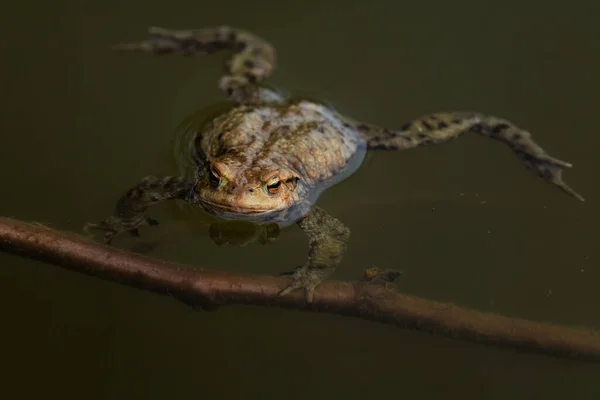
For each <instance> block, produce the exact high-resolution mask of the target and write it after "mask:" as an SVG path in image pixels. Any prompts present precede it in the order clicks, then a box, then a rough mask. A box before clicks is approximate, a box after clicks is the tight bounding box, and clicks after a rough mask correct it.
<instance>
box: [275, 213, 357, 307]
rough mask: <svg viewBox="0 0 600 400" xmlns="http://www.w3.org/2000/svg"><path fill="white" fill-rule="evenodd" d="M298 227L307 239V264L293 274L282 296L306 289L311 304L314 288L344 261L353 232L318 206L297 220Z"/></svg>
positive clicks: (281, 293) (307, 298)
mask: <svg viewBox="0 0 600 400" xmlns="http://www.w3.org/2000/svg"><path fill="white" fill-rule="evenodd" d="M298 225H299V226H300V228H301V229H302V230H303V231H304V232H305V233H306V234H307V236H308V261H307V262H306V263H305V264H304V265H303V266H302V267H299V268H297V269H296V270H295V271H294V272H292V273H291V274H290V275H292V279H293V280H292V283H291V284H290V285H289V286H288V287H287V288H285V289H283V290H282V291H281V292H280V293H279V294H280V295H285V294H288V293H290V292H292V291H294V290H296V289H304V290H305V293H306V300H307V301H308V302H309V303H311V302H312V301H313V294H314V291H315V288H316V287H317V286H318V285H319V284H320V283H321V282H322V281H323V280H324V279H325V278H327V277H328V276H329V275H330V274H331V273H332V272H333V271H334V270H335V268H336V267H337V266H338V264H339V263H340V261H342V257H343V256H344V253H345V251H346V245H347V243H348V239H349V238H350V229H348V227H346V226H345V225H344V224H343V223H342V222H340V221H339V220H338V219H336V218H334V217H332V216H331V215H329V214H328V213H327V212H325V211H324V210H323V209H321V208H318V207H315V208H313V209H312V210H311V212H310V213H309V214H308V215H307V216H306V217H304V218H303V219H301V220H300V221H298Z"/></svg>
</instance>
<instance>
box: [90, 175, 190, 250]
mask: <svg viewBox="0 0 600 400" xmlns="http://www.w3.org/2000/svg"><path fill="white" fill-rule="evenodd" d="M191 190H192V182H190V181H188V180H186V179H185V178H181V177H172V176H168V177H164V178H163V177H156V176H147V177H146V178H144V179H143V180H142V181H141V182H140V183H138V184H137V185H135V186H134V187H132V188H131V189H129V190H128V191H127V192H126V193H125V194H124V195H123V196H121V198H120V199H119V201H118V203H117V206H116V209H115V214H114V215H113V216H110V217H108V218H106V219H105V220H103V221H102V222H100V223H97V224H92V223H87V224H85V226H84V230H85V231H88V230H89V229H98V230H101V231H105V232H106V233H105V234H104V242H105V243H110V242H111V241H112V240H113V238H114V237H115V236H116V235H118V234H119V233H122V232H129V233H130V234H132V235H134V236H139V230H138V228H139V227H141V226H143V225H158V221H156V220H155V219H154V218H151V217H148V216H146V215H145V211H146V209H147V208H148V207H150V206H152V205H154V204H157V203H159V202H161V201H164V200H170V199H182V200H188V201H189V199H190V192H191Z"/></svg>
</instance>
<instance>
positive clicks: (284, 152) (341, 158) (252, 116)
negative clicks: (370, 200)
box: [197, 101, 365, 189]
mask: <svg viewBox="0 0 600 400" xmlns="http://www.w3.org/2000/svg"><path fill="white" fill-rule="evenodd" d="M197 150H198V151H199V154H200V155H201V157H202V158H204V159H205V160H206V161H208V162H211V161H213V160H217V159H218V160H219V161H220V162H221V163H223V162H226V163H227V164H229V167H230V168H231V169H233V170H235V171H237V172H238V173H239V174H243V175H245V179H244V180H246V181H252V180H254V179H255V178H256V177H257V176H258V175H260V174H263V173H264V172H265V171H268V170H277V169H279V168H286V169H292V170H294V171H296V172H297V174H298V176H299V177H300V181H301V182H303V185H304V186H306V185H308V186H309V187H312V186H315V185H316V184H318V183H323V182H330V181H332V180H334V181H336V180H335V179H332V178H335V177H337V176H338V174H340V173H341V172H343V171H348V170H349V169H352V170H354V169H355V168H347V167H349V166H353V165H354V164H360V161H361V160H362V157H361V155H364V154H363V153H364V151H365V146H364V142H363V141H362V139H361V137H360V136H359V134H358V132H357V131H356V130H355V129H354V128H353V127H352V126H351V125H350V124H347V123H345V122H344V121H343V119H342V117H340V116H339V115H338V114H336V113H335V112H334V111H332V110H330V109H329V108H326V107H325V106H322V105H320V104H316V103H312V102H309V101H299V102H294V103H291V104H285V105H277V106H272V105H261V106H248V105H243V106H238V107H235V108H233V109H231V110H229V111H228V112H226V113H224V114H223V115H221V116H219V117H217V118H215V119H214V120H213V121H212V122H211V123H210V124H209V125H208V126H207V128H206V129H204V130H203V131H202V132H201V133H200V134H199V136H198V139H197ZM353 160H356V162H353ZM348 172H352V171H348ZM343 175H344V176H345V175H346V174H343ZM305 189H306V187H305Z"/></svg>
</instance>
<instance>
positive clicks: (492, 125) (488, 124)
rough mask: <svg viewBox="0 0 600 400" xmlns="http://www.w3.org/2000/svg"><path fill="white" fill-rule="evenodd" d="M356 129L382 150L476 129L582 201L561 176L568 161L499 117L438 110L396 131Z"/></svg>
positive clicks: (362, 126)
mask: <svg viewBox="0 0 600 400" xmlns="http://www.w3.org/2000/svg"><path fill="white" fill-rule="evenodd" d="M356 128H357V129H358V130H359V132H360V133H361V135H362V136H363V137H364V139H365V140H366V142H367V146H368V148H369V149H383V150H406V149H411V148H414V147H418V146H422V145H426V144H437V143H443V142H446V141H449V140H452V139H455V138H457V137H458V136H460V135H461V134H463V133H466V132H475V133H478V134H480V135H482V136H487V137H490V138H492V139H496V140H499V141H501V142H504V143H506V144H507V145H508V146H509V147H510V148H511V149H512V150H513V151H514V152H515V153H516V154H517V156H518V157H519V158H520V159H521V161H523V163H524V164H525V166H526V167H527V168H530V169H532V170H534V171H535V172H537V174H538V175H539V176H541V177H542V178H544V179H545V180H546V181H547V182H550V183H552V184H553V185H556V186H558V187H559V188H560V189H561V190H563V191H564V192H566V193H567V194H569V195H571V196H573V197H575V198H577V199H579V200H581V201H583V200H584V199H583V197H581V196H580V195H579V194H578V193H576V192H575V191H574V190H573V189H571V188H570V187H569V186H568V185H567V184H566V183H565V182H564V181H563V179H562V173H563V169H564V168H570V167H571V164H569V163H567V162H564V161H561V160H558V159H556V158H553V157H550V156H549V155H548V154H546V152H545V151H544V149H542V148H541V147H540V146H539V145H538V144H537V143H535V142H534V141H533V138H532V137H531V134H530V133H529V132H527V131H526V130H523V129H521V128H519V127H517V126H515V125H514V124H513V123H511V122H509V121H507V120H505V119H502V118H497V117H494V116H489V115H482V114H477V113H469V112H454V113H438V114H432V115H427V116H424V117H421V118H417V119H415V120H413V121H411V122H409V123H407V124H406V125H404V126H402V127H401V128H400V129H399V130H391V129H385V128H380V127H377V126H373V125H367V124H358V125H356Z"/></svg>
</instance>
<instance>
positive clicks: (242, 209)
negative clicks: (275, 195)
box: [200, 199, 277, 214]
mask: <svg viewBox="0 0 600 400" xmlns="http://www.w3.org/2000/svg"><path fill="white" fill-rule="evenodd" d="M200 203H201V204H202V205H203V206H204V207H205V208H206V209H207V211H211V209H212V210H217V211H225V212H231V213H236V214H266V213H270V212H273V211H277V209H275V208H262V207H246V206H236V205H231V204H224V203H215V202H212V201H208V200H205V199H200Z"/></svg>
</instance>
